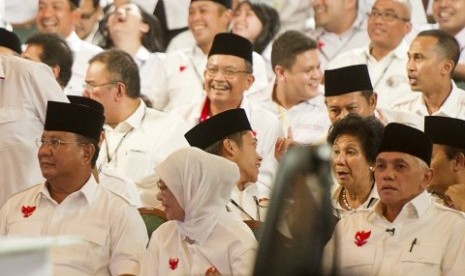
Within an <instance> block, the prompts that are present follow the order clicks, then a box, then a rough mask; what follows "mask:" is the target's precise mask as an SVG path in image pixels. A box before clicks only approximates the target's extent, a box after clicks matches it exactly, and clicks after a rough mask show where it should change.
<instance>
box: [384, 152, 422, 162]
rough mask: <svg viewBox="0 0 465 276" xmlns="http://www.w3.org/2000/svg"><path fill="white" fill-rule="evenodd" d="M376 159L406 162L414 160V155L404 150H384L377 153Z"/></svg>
mask: <svg viewBox="0 0 465 276" xmlns="http://www.w3.org/2000/svg"><path fill="white" fill-rule="evenodd" d="M376 161H385V162H395V161H403V162H406V163H409V164H411V163H413V162H415V157H414V156H412V155H410V154H408V153H404V152H398V151H384V152H380V153H378V156H377V157H376Z"/></svg>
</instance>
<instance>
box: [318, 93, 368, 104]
mask: <svg viewBox="0 0 465 276" xmlns="http://www.w3.org/2000/svg"><path fill="white" fill-rule="evenodd" d="M325 101H326V104H327V105H328V106H345V105H350V104H358V105H361V104H368V101H367V100H366V99H365V97H363V95H362V92H361V91H356V92H350V93H347V94H342V95H337V96H329V97H326V98H325Z"/></svg>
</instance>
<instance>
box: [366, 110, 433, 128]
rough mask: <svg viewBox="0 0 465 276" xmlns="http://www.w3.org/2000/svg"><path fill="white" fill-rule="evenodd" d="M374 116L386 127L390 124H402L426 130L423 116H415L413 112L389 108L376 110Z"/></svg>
mask: <svg viewBox="0 0 465 276" xmlns="http://www.w3.org/2000/svg"><path fill="white" fill-rule="evenodd" d="M374 115H375V117H376V118H378V120H380V121H381V123H383V125H385V126H386V125H387V124H389V123H400V124H404V125H408V126H411V127H414V128H416V129H419V130H421V131H423V128H424V118H423V116H420V115H417V114H414V113H412V112H406V111H398V110H392V109H387V108H376V109H375V112H374Z"/></svg>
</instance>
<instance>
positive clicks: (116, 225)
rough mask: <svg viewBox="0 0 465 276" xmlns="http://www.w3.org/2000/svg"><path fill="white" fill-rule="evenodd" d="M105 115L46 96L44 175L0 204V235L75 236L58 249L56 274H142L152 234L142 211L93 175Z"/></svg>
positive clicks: (42, 140)
mask: <svg viewBox="0 0 465 276" xmlns="http://www.w3.org/2000/svg"><path fill="white" fill-rule="evenodd" d="M103 122H104V117H103V115H102V114H101V113H99V112H97V111H96V110H94V109H92V108H89V107H88V106H84V105H79V104H72V103H62V102H53V101H49V102H48V105H47V115H46V120H45V124H44V129H43V133H42V137H41V138H39V139H38V140H37V143H38V145H40V147H39V150H38V154H37V156H38V159H39V163H40V169H41V171H42V175H43V176H44V178H45V179H46V181H45V182H44V183H42V184H38V185H35V186H33V187H31V188H29V189H26V190H24V191H22V192H19V193H17V194H15V195H13V196H12V197H11V198H10V199H9V200H8V201H7V202H6V203H5V204H4V205H3V207H2V208H1V209H0V236H13V235H29V236H60V235H71V236H75V237H76V238H78V239H79V240H80V241H79V243H77V244H75V245H71V246H64V247H59V248H56V249H53V251H52V255H51V258H52V261H53V264H54V275H89V276H90V275H138V273H139V269H140V259H141V257H142V254H143V253H144V251H145V248H146V245H147V242H148V238H147V232H146V229H145V225H144V222H143V221H142V219H141V217H140V215H139V213H138V211H137V209H136V208H135V207H134V206H131V205H130V204H129V202H128V201H127V200H125V199H124V198H122V197H120V196H119V195H117V194H115V193H113V192H111V191H109V190H107V189H105V188H104V187H102V186H101V185H98V184H97V182H96V181H95V179H94V178H93V177H92V175H91V170H92V167H93V166H94V165H95V162H96V159H97V156H98V145H97V143H98V142H97V141H98V139H99V137H100V133H101V129H102V126H103Z"/></svg>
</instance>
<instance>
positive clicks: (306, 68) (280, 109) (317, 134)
mask: <svg viewBox="0 0 465 276" xmlns="http://www.w3.org/2000/svg"><path fill="white" fill-rule="evenodd" d="M271 64H272V66H273V70H274V73H275V75H276V77H275V78H273V80H272V81H271V82H270V84H269V85H268V87H267V88H266V89H263V90H262V91H261V92H259V93H249V94H247V97H248V98H249V99H251V100H255V101H257V102H259V103H260V104H261V105H262V106H263V107H264V108H266V109H267V110H269V111H271V112H272V113H273V114H275V115H276V116H277V117H278V118H279V120H280V121H281V123H282V126H283V131H284V133H286V136H287V137H292V138H293V139H294V141H296V142H298V143H305V144H311V143H313V142H315V141H316V140H318V139H320V138H321V137H323V136H324V135H326V133H327V132H328V129H329V127H330V125H331V123H330V121H329V118H328V115H327V113H326V108H325V103H324V96H323V87H322V86H321V85H320V83H321V81H322V79H323V72H322V71H321V69H320V59H319V57H318V44H317V42H316V40H314V39H312V38H310V37H308V36H307V35H305V34H303V33H301V32H299V31H286V32H285V33H283V34H281V35H280V36H279V37H278V38H277V39H276V40H275V41H274V42H273V49H272V51H271Z"/></svg>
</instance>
